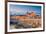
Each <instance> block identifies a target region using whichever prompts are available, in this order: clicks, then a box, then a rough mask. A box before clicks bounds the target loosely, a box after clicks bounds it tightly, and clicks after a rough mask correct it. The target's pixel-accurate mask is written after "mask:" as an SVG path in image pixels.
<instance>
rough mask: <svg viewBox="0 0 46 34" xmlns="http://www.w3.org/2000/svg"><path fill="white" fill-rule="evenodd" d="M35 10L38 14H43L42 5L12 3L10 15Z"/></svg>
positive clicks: (23, 13)
mask: <svg viewBox="0 0 46 34" xmlns="http://www.w3.org/2000/svg"><path fill="white" fill-rule="evenodd" d="M32 11H33V12H35V13H36V14H38V15H40V14H41V6H31V5H12V4H10V15H14V14H15V15H25V14H26V13H27V12H29V13H31V12H32Z"/></svg>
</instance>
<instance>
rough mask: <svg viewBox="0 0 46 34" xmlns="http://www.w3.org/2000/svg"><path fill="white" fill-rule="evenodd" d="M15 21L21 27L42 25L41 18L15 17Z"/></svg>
mask: <svg viewBox="0 0 46 34" xmlns="http://www.w3.org/2000/svg"><path fill="white" fill-rule="evenodd" d="M13 23H14V24H16V26H17V27H19V28H21V27H24V28H27V27H30V28H31V27H33V28H36V27H40V26H41V19H19V20H15V19H13Z"/></svg>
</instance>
